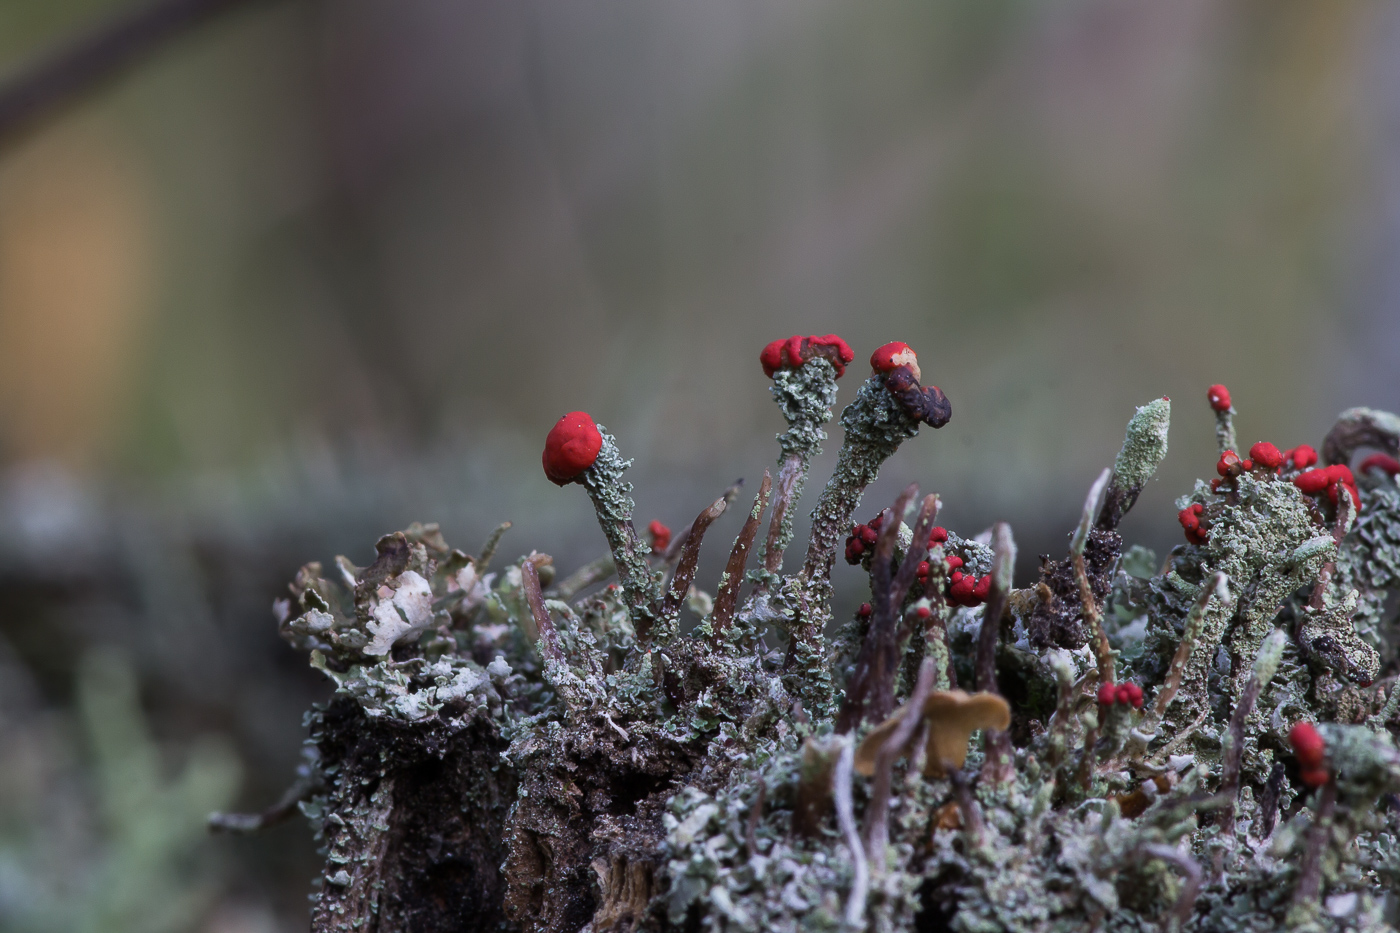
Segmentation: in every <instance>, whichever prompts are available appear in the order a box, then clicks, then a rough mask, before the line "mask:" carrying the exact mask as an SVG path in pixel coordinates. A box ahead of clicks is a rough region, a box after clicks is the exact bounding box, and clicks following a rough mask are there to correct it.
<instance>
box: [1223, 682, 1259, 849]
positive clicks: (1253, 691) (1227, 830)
mask: <svg viewBox="0 0 1400 933" xmlns="http://www.w3.org/2000/svg"><path fill="white" fill-rule="evenodd" d="M1263 689H1264V685H1263V684H1261V683H1260V682H1259V678H1258V677H1256V676H1251V677H1250V678H1249V683H1248V684H1247V685H1246V686H1245V688H1244V692H1243V693H1242V694H1240V700H1239V703H1237V704H1236V705H1235V712H1234V714H1233V715H1231V716H1230V731H1229V744H1228V745H1227V746H1226V747H1225V760H1224V761H1223V762H1222V763H1221V766H1220V790H1219V793H1221V794H1224V795H1226V796H1228V797H1229V798H1230V801H1231V805H1230V806H1229V807H1226V808H1225V812H1224V813H1222V814H1221V815H1220V835H1221V837H1222V838H1229V837H1231V836H1233V835H1234V832H1235V806H1234V801H1235V800H1236V798H1238V797H1239V792H1240V761H1241V759H1242V758H1243V756H1244V726H1245V720H1247V719H1248V718H1249V714H1250V713H1252V712H1254V704H1255V703H1256V702H1257V701H1258V700H1259V693H1260V691H1261V690H1263Z"/></svg>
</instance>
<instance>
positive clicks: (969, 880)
mask: <svg viewBox="0 0 1400 933" xmlns="http://www.w3.org/2000/svg"><path fill="white" fill-rule="evenodd" d="M760 359H761V362H762V364H763V370H764V373H765V375H767V376H768V377H769V378H770V379H771V380H772V393H773V397H774V399H775V400H776V401H777V403H778V406H779V409H780V411H781V412H782V415H783V417H784V419H785V420H786V422H787V429H786V430H785V431H783V432H782V433H780V434H779V435H778V447H779V454H778V458H777V463H776V468H775V471H770V472H766V473H765V474H764V477H763V480H762V482H761V483H759V484H757V485H758V488H757V490H756V494H755V495H754V497H753V499H752V500H751V505H750V507H749V509H748V513H747V517H746V520H745V521H744V523H743V527H742V529H741V530H740V532H739V534H738V536H737V538H736V540H735V541H734V543H733V546H732V548H731V549H730V553H729V558H728V560H727V562H726V563H725V566H724V569H723V571H722V573H721V574H720V575H719V576H718V578H717V579H715V580H712V581H709V582H708V583H702V582H700V581H698V580H697V567H698V559H699V553H700V545H701V542H702V539H703V538H704V536H705V534H706V531H707V530H708V529H709V528H711V526H712V525H713V523H714V522H715V520H716V519H717V518H719V516H720V515H721V514H723V512H724V511H725V510H726V509H727V508H728V507H729V506H730V505H731V504H732V503H733V502H734V501H735V498H736V496H737V493H738V489H737V487H736V488H733V489H730V490H728V491H725V493H724V494H723V495H719V496H718V497H717V498H716V499H715V500H714V501H713V502H711V503H704V502H696V503H691V504H690V505H689V506H683V505H679V504H678V505H677V509H678V511H680V512H682V513H683V514H681V515H672V516H662V517H664V518H669V519H672V520H674V519H676V518H680V517H684V516H687V515H695V518H694V520H693V521H691V522H690V523H689V525H688V526H679V525H678V526H677V527H678V531H677V532H676V533H675V534H674V535H672V534H671V532H670V530H669V529H668V528H667V527H666V526H665V525H664V524H662V523H661V522H660V521H655V522H652V524H651V526H650V528H651V530H650V535H649V538H648V539H645V540H644V539H643V537H642V536H641V535H639V534H638V533H637V531H636V530H635V528H634V524H633V516H634V512H635V507H634V504H633V501H632V498H631V495H630V492H631V487H630V485H629V484H628V483H627V482H626V481H625V478H624V475H625V471H626V469H627V468H628V466H629V465H630V461H628V460H625V459H624V458H623V455H622V453H621V452H620V446H621V445H620V443H619V441H618V440H617V439H616V438H614V437H613V436H612V435H611V434H609V433H608V432H607V431H606V430H604V429H602V428H601V427H599V426H598V425H597V424H596V423H595V422H594V421H593V419H592V418H591V417H590V416H589V415H587V414H586V413H584V412H571V413H570V414H568V415H565V416H564V418H562V419H561V420H560V422H559V424H557V425H556V426H555V428H554V430H552V431H550V432H549V438H548V440H547V442H546V447H545V451H544V455H543V465H544V469H545V473H546V475H547V476H548V478H549V479H551V480H552V481H553V482H555V483H557V484H559V485H561V486H562V487H564V488H563V489H562V490H561V491H560V492H559V493H558V495H568V494H573V493H574V490H572V489H570V488H569V487H570V486H573V485H579V486H582V487H583V492H584V493H585V494H587V495H588V496H589V498H590V499H591V500H592V503H593V505H594V508H595V510H596V512H597V515H598V520H599V524H600V526H601V529H602V532H603V538H604V540H605V541H606V543H607V548H608V552H607V554H605V555H602V556H600V557H599V558H598V559H597V560H595V561H592V562H591V563H589V564H587V565H585V566H584V567H583V568H580V569H578V570H576V571H575V572H573V573H571V574H569V575H568V576H562V575H556V573H555V567H554V562H553V560H552V559H551V558H550V557H549V556H548V555H547V554H543V553H540V552H537V551H534V550H530V551H528V552H527V553H524V554H522V555H521V556H519V557H518V558H517V559H516V560H514V561H512V562H506V563H504V564H497V563H496V562H495V561H494V560H493V558H494V556H495V554H496V553H497V551H498V546H499V544H500V542H501V540H502V539H501V535H502V533H503V532H504V531H505V529H506V528H507V527H508V525H502V526H501V528H499V529H498V530H497V532H496V533H495V534H493V535H492V536H491V538H490V539H489V540H488V541H487V542H486V544H485V545H484V546H483V547H482V548H480V549H479V551H478V553H477V556H471V555H468V554H465V553H463V552H461V551H458V550H454V549H453V548H451V547H450V546H449V545H448V544H447V543H446V542H445V541H444V540H443V537H442V535H441V534H440V533H439V531H438V529H437V527H436V526H434V525H414V526H412V527H410V528H408V529H406V530H404V531H402V532H396V533H394V534H392V535H388V536H387V537H384V538H382V539H380V541H379V542H378V546H377V548H378V556H377V558H376V559H375V561H374V562H373V563H372V564H370V566H368V567H356V566H353V565H352V564H351V563H350V562H349V561H346V560H344V559H343V558H342V559H340V560H338V562H337V564H336V566H335V568H333V569H331V570H329V571H327V570H325V569H323V568H322V567H321V566H319V565H317V564H308V565H307V566H306V567H305V568H303V569H302V571H301V572H300V573H299V574H298V575H297V578H296V580H295V582H294V583H293V584H292V587H291V595H290V597H289V598H288V599H284V600H281V601H279V603H278V605H277V612H278V618H279V624H280V626H281V631H282V633H283V635H284V636H285V637H286V638H287V639H288V640H289V641H290V642H291V643H292V644H293V645H294V646H296V647H297V648H299V649H301V650H304V651H306V652H308V653H309V655H310V658H311V663H312V665H313V666H314V667H315V668H317V669H318V670H320V671H323V672H324V673H325V674H326V675H327V676H328V677H329V678H330V679H331V681H332V682H333V684H334V695H333V697H332V698H331V700H330V701H329V702H328V703H326V704H325V705H322V706H317V707H315V708H314V709H313V710H312V711H311V712H310V713H309V714H308V716H307V724H308V726H309V729H310V738H309V741H308V757H307V764H306V767H305V768H304V769H303V773H302V774H301V775H300V778H299V780H298V782H297V783H296V785H295V786H294V787H293V788H292V789H291V790H290V791H289V792H288V797H287V799H286V800H284V801H283V803H282V804H281V805H280V807H279V808H274V809H273V810H270V811H268V813H269V814H275V813H280V812H285V811H286V810H287V809H288V808H289V807H290V806H291V804H292V802H299V805H300V807H301V809H302V811H303V812H304V813H305V814H306V816H307V817H308V819H309V820H310V821H311V824H312V827H313V829H314V831H315V832H316V834H317V836H318V838H319V839H320V840H321V843H322V845H323V847H324V853H325V857H326V866H325V870H324V872H323V874H322V877H321V878H320V879H319V881H318V885H317V890H316V892H315V894H314V896H313V908H312V926H313V929H314V930H317V931H331V930H344V931H362V933H363V931H374V930H381V931H397V930H413V931H448V930H498V929H499V930H526V931H550V933H577V931H589V933H603V931H624V930H626V931H630V930H653V931H667V930H675V931H700V930H713V931H755V933H757V931H770V930H778V931H794V933H795V931H799V930H801V931H815V930H831V931H847V930H850V931H854V930H878V931H896V930H908V931H928V930H952V931H965V933H972V931H1000V930H1007V931H1022V930H1025V931H1079V930H1104V931H1153V930H1163V931H1166V930H1185V929H1192V930H1201V931H1265V930H1277V929H1295V930H1338V931H1340V930H1358V931H1371V930H1391V929H1394V925H1395V922H1396V918H1397V913H1400V900H1397V895H1396V891H1397V887H1396V886H1397V883H1400V842H1397V839H1400V798H1397V796H1396V795H1397V793H1400V751H1398V750H1397V748H1396V745H1395V742H1394V735H1395V733H1394V728H1395V722H1394V721H1395V719H1396V714H1397V712H1400V692H1396V691H1395V690H1394V689H1393V687H1394V684H1395V679H1396V672H1397V667H1398V666H1400V630H1397V622H1396V604H1397V590H1400V489H1398V488H1397V486H1396V475H1397V473H1400V462H1397V461H1396V459H1395V456H1396V454H1397V452H1400V418H1396V416H1394V415H1390V414H1388V413H1385V412H1379V411H1374V410H1371V409H1352V410H1350V411H1348V412H1345V413H1344V414H1343V416H1342V417H1341V419H1340V420H1339V421H1338V423H1337V426H1336V428H1334V429H1333V431H1332V432H1331V433H1330V434H1329V435H1328V436H1327V437H1326V438H1325V439H1323V441H1322V443H1321V451H1322V454H1321V457H1319V454H1318V451H1317V450H1316V449H1314V448H1313V447H1311V446H1309V445H1307V444H1298V445H1297V446H1294V447H1290V448H1287V449H1280V448H1279V447H1277V446H1275V445H1274V444H1272V443H1269V442H1267V441H1259V442H1258V443H1256V444H1254V445H1253V446H1252V447H1250V448H1249V450H1247V451H1244V450H1240V449H1238V442H1237V440H1236V438H1237V436H1238V434H1237V427H1238V426H1237V424H1236V414H1237V412H1236V410H1235V408H1234V405H1233V402H1232V400H1231V398H1230V393H1229V391H1228V390H1227V389H1226V388H1225V387H1224V386H1219V385H1217V386H1212V387H1210V389H1209V391H1208V393H1207V401H1208V402H1209V403H1210V405H1211V407H1212V408H1213V410H1214V411H1215V413H1216V421H1217V425H1216V433H1217V438H1218V442H1219V451H1218V452H1219V460H1218V462H1217V463H1215V464H1214V465H1213V469H1212V465H1211V464H1202V467H1203V470H1202V472H1208V471H1209V472H1211V473H1213V474H1214V475H1213V476H1212V477H1211V479H1210V481H1209V482H1207V481H1204V480H1203V481H1200V482H1198V483H1197V484H1196V486H1195V488H1194V489H1192V490H1189V491H1187V492H1186V494H1185V495H1183V496H1182V497H1181V499H1180V500H1179V501H1178V503H1177V509H1178V510H1179V511H1178V514H1177V520H1178V522H1179V523H1180V526H1181V530H1182V534H1183V539H1184V540H1183V541H1182V543H1181V544H1179V545H1177V546H1176V547H1175V548H1173V549H1172V552H1171V553H1170V554H1169V555H1166V556H1165V558H1159V557H1158V556H1157V555H1155V554H1153V553H1151V552H1150V551H1147V550H1145V549H1143V548H1141V547H1128V548H1125V547H1124V544H1123V541H1122V538H1121V536H1120V532H1119V528H1120V522H1121V520H1122V518H1123V517H1124V515H1125V514H1126V513H1127V512H1128V511H1129V510H1130V509H1132V508H1133V507H1134V505H1135V504H1136V503H1137V500H1138V497H1139V493H1141V491H1142V489H1143V487H1144V486H1145V485H1146V484H1147V483H1148V482H1149V481H1151V479H1152V477H1153V475H1154V474H1155V472H1156V470H1157V467H1158V465H1159V464H1160V463H1161V462H1162V460H1163V458H1165V457H1166V455H1167V434H1168V427H1169V424H1170V417H1171V402H1170V401H1169V400H1168V399H1166V398H1161V399H1157V400H1154V401H1150V402H1148V403H1147V404H1145V405H1143V406H1142V407H1140V408H1138V409H1137V410H1136V412H1135V413H1133V414H1132V416H1131V418H1130V420H1129V421H1128V425H1127V431H1126V434H1125V437H1124V441H1123V445H1122V449H1121V450H1120V451H1119V452H1118V453H1117V456H1116V457H1114V456H1113V452H1112V451H1111V450H1105V451H1103V452H1102V453H1103V462H1104V470H1103V472H1102V473H1101V474H1100V475H1099V476H1098V478H1097V479H1096V480H1095V481H1094V482H1093V483H1092V484H1087V485H1089V486H1090V488H1089V489H1088V495H1087V496H1086V497H1085V498H1084V506H1083V509H1082V512H1081V517H1080V520H1079V522H1078V526H1077V528H1075V529H1073V534H1072V536H1071V538H1070V544H1069V547H1068V548H1067V550H1066V552H1065V553H1063V554H1059V555H1052V556H1047V557H1046V558H1044V559H1043V560H1042V563H1041V566H1040V569H1039V572H1038V573H1037V574H1036V577H1035V579H1028V580H1020V581H1017V580H1015V579H1014V574H1013V568H1014V556H1015V540H1014V536H1013V533H1012V528H1011V526H1010V525H1009V524H1007V523H1004V522H1001V523H998V524H997V525H995V526H994V527H993V528H991V529H988V530H987V531H985V532H983V533H981V534H978V533H976V531H977V530H976V529H964V532H966V533H965V534H958V533H957V532H956V531H953V530H950V529H947V528H944V527H942V526H940V525H938V524H936V522H937V517H938V511H939V507H940V504H941V503H940V500H939V498H938V496H937V495H933V494H924V495H921V494H920V492H919V490H918V488H917V487H915V486H910V487H909V488H908V489H905V490H904V491H903V492H902V493H901V494H900V495H899V496H898V497H897V499H896V500H895V501H894V502H893V503H891V504H889V506H888V507H887V508H875V509H870V510H867V511H866V512H865V513H864V514H863V515H861V516H859V517H858V516H857V514H856V513H857V510H858V509H859V508H860V505H861V499H862V496H863V493H864V491H865V489H866V487H867V486H868V485H869V484H870V483H871V482H872V481H873V480H874V479H875V477H876V475H877V474H878V472H879V470H880V468H881V466H882V465H883V464H884V462H885V461H886V460H888V459H889V458H890V457H892V456H894V455H895V453H896V452H897V451H898V449H899V447H900V445H901V444H903V443H904V442H906V441H909V440H911V439H913V438H915V437H916V435H918V434H919V433H920V429H921V428H923V427H932V428H938V427H941V426H942V425H944V424H946V423H947V422H948V420H949V418H950V417H951V416H952V410H951V406H950V404H949V402H948V399H947V398H946V396H945V395H944V394H943V392H942V391H940V390H939V389H938V388H936V387H934V386H933V385H931V384H926V383H925V382H924V380H925V378H926V374H927V373H928V372H929V371H931V370H933V369H934V368H935V366H934V365H933V361H932V360H930V359H925V360H924V361H923V367H922V368H921V366H920V360H919V358H918V357H917V355H916V354H915V353H914V351H913V349H911V348H910V347H909V346H908V345H906V344H903V343H890V344H886V345H885V346H882V347H880V348H879V349H877V350H876V351H875V352H874V354H873V355H872V357H871V360H870V367H871V368H870V375H869V376H868V377H867V378H866V379H865V380H864V381H863V382H862V383H860V384H859V385H858V386H857V387H856V388H855V391H854V397H853V398H852V400H851V401H850V402H849V403H848V404H847V405H846V407H845V409H844V411H843V412H842V414H841V419H840V421H841V428H842V432H843V438H842V445H841V449H840V452H839V454H838V456H837V461H836V466H835V469H834V471H833V472H832V475H831V476H830V477H829V478H828V479H827V481H826V483H825V485H824V487H823V488H822V489H821V490H820V492H819V493H818V494H817V495H816V497H815V502H814V504H813V505H812V506H811V517H812V530H811V533H810V537H809V538H808V540H807V542H806V547H805V552H803V553H801V554H800V555H797V556H794V557H793V558H792V559H791V560H789V559H788V558H787V552H788V550H789V548H790V546H791V545H792V543H793V537H794V532H793V527H794V526H793V521H792V517H793V515H794V514H795V513H794V512H793V511H792V510H793V509H795V508H797V507H798V505H799V501H800V500H801V498H802V494H803V491H804V488H805V485H806V481H807V478H808V473H809V472H810V469H811V465H812V463H813V461H814V459H815V458H816V456H817V454H818V453H819V452H820V450H821V446H822V444H823V442H824V441H825V440H826V437H827V433H826V428H827V425H828V423H829V422H830V420H831V417H832V409H833V406H834V404H835V402H836V398H837V389H838V380H839V379H840V378H841V377H842V376H843V374H844V373H845V371H846V368H847V367H848V366H849V365H851V364H852V363H853V361H854V359H855V353H854V352H853V350H852V349H851V347H850V346H848V345H847V344H846V342H845V341H843V340H841V339H840V338H839V337H836V336H834V335H828V336H814V337H801V336H796V337H792V338H789V339H786V340H777V341H774V342H773V343H772V344H770V345H769V346H768V347H766V348H764V350H763V352H762V354H761V358H760ZM1125 413H1126V412H1125ZM1247 414H1248V410H1247V406H1246V409H1245V415H1246V416H1247ZM1241 425H1242V426H1243V427H1244V428H1245V429H1246V430H1247V429H1248V425H1247V423H1246V422H1241ZM1362 452H1369V453H1368V455H1364V456H1363V458H1362V459H1361V460H1360V462H1359V463H1358V464H1357V465H1356V466H1355V468H1354V469H1353V466H1352V459H1353V457H1354V456H1355V455H1356V454H1358V453H1362ZM1319 460H1321V461H1322V462H1319ZM1082 494H1083V490H1069V491H1068V492H1067V493H1066V495H1067V496H1069V497H1070V498H1071V499H1073V500H1075V501H1076V502H1077V501H1079V499H1080V496H1081V495H1082ZM881 505H884V503H881ZM1163 518H1164V519H1166V518H1169V516H1164V517H1163ZM1070 530H1071V529H1066V531H1070ZM843 539H844V544H845V548H844V557H845V559H846V560H847V561H848V562H849V563H850V564H852V565H854V566H857V567H859V568H860V569H861V571H863V573H864V579H865V580H867V581H868V590H866V589H865V586H864V585H863V586H862V589H861V592H860V593H858V594H852V596H853V597H854V598H851V599H849V601H844V600H843V601H838V600H836V599H834V598H833V597H834V593H833V582H832V570H833V565H834V563H835V560H836V556H837V553H838V552H837V548H838V545H840V544H841V543H842V540H843ZM614 577H615V579H614ZM1018 584H1019V585H1018ZM857 602H858V603H860V608H859V609H858V610H857V611H855V612H854V613H853V614H852V615H851V617H850V618H839V619H838V618H833V606H837V605H845V604H848V603H849V604H852V605H853V604H855V603H857ZM268 818H270V817H259V816H238V815H222V816H218V817H216V824H217V825H218V826H220V827H222V828H226V829H245V830H246V829H251V828H256V827H257V826H258V825H260V824H261V823H263V822H266V821H267V819H268Z"/></svg>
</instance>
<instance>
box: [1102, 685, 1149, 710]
mask: <svg viewBox="0 0 1400 933" xmlns="http://www.w3.org/2000/svg"><path fill="white" fill-rule="evenodd" d="M1098 699H1099V705H1100V706H1112V705H1114V704H1115V703H1117V704H1119V705H1120V706H1131V707H1132V708H1133V709H1142V688H1141V687H1139V686H1138V685H1137V684H1135V683H1121V684H1109V683H1104V684H1099V694H1098Z"/></svg>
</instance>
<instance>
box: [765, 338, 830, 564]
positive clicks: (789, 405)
mask: <svg viewBox="0 0 1400 933" xmlns="http://www.w3.org/2000/svg"><path fill="white" fill-rule="evenodd" d="M769 391H770V392H772V394H773V399H774V401H776V402H777V403H778V407H779V408H780V409H781V410H782V413H783V418H784V419H786V421H787V424H788V429H787V430H786V431H784V432H782V433H781V434H779V435H778V447H779V449H780V454H779V457H778V462H779V468H778V488H777V495H776V496H775V497H774V500H773V515H772V519H771V522H770V524H769V528H768V537H767V539H766V540H765V541H764V544H763V568H764V570H765V571H766V572H767V573H769V574H772V575H775V576H776V575H777V574H778V573H780V572H781V571H782V568H783V552H784V551H785V550H786V549H787V546H788V545H789V544H790V543H791V542H792V536H793V530H792V517H791V516H790V515H789V509H790V507H791V506H792V505H793V504H794V503H795V502H796V501H797V500H798V499H800V498H801V497H802V489H803V486H805V485H806V482H807V472H808V470H809V469H810V468H811V463H812V458H813V457H814V456H816V455H817V454H818V453H820V452H821V446H822V442H823V441H825V440H826V431H825V430H824V428H825V426H826V424H827V423H828V422H830V421H831V406H832V405H833V404H835V402H836V367H835V366H834V365H833V364H832V363H831V361H830V360H827V359H824V358H823V357H820V356H817V357H813V358H812V359H810V360H808V361H807V362H806V363H804V364H802V366H800V367H798V368H796V369H780V370H778V371H777V372H775V373H774V374H773V385H772V387H771V388H770V389H769Z"/></svg>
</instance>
